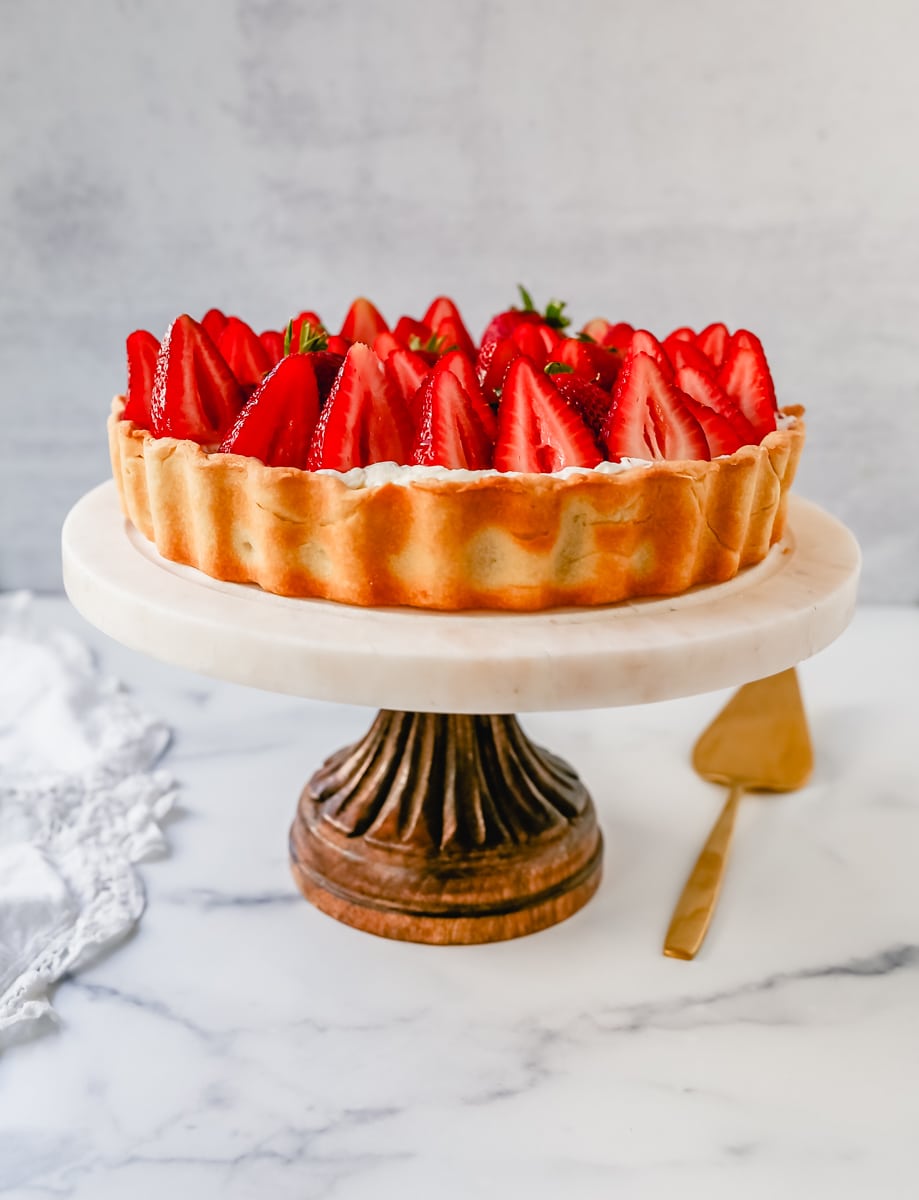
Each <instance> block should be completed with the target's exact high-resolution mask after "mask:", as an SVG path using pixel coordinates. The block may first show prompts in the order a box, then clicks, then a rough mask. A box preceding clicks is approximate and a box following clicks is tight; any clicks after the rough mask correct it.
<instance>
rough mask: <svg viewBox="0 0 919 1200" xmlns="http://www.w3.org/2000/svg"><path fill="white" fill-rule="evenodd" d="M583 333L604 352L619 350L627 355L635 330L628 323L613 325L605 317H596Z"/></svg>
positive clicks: (585, 327) (622, 322)
mask: <svg viewBox="0 0 919 1200" xmlns="http://www.w3.org/2000/svg"><path fill="white" fill-rule="evenodd" d="M581 332H582V333H583V334H584V335H585V336H586V337H589V338H590V340H591V341H593V342H596V343H597V345H598V346H602V347H603V348H604V350H619V351H620V352H621V353H623V354H625V353H626V352H627V351H628V348H629V343H630V342H631V340H632V334H633V333H634V332H635V330H634V329H633V328H632V326H631V325H630V324H629V323H628V322H627V321H617V322H616V324H615V325H613V324H611V323H610V322H609V321H607V320H605V319H604V318H603V317H594V319H593V320H592V321H588V322H587V324H586V325H585V326H584V328H583V330H582V331H581Z"/></svg>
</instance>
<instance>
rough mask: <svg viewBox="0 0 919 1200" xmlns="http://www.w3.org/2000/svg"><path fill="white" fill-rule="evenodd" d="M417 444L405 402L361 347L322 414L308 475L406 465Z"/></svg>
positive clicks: (376, 361) (359, 344)
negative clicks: (381, 464)
mask: <svg viewBox="0 0 919 1200" xmlns="http://www.w3.org/2000/svg"><path fill="white" fill-rule="evenodd" d="M412 441H413V437H412V419H411V417H410V416H409V412H408V408H407V406H406V404H405V401H404V400H403V399H402V397H401V396H400V395H399V392H398V390H397V389H396V388H395V387H394V386H393V384H392V383H390V381H389V379H388V377H387V375H386V370H385V368H384V366H383V364H382V363H381V362H380V360H379V359H378V358H377V356H376V355H375V354H374V352H373V351H372V350H371V349H370V347H369V346H367V345H364V344H363V343H362V342H356V343H355V344H354V345H353V346H352V347H351V349H350V350H349V351H348V353H347V356H346V357H345V361H344V363H343V365H342V368H341V371H340V372H339V373H338V378H337V379H336V380H335V383H334V385H333V387H332V393H331V395H330V396H329V399H328V401H327V402H326V404H325V407H324V408H323V410H322V412H321V413H320V416H319V421H318V422H317V425H316V429H315V431H314V433H313V440H312V443H311V445H310V452H309V456H308V458H307V467H308V469H309V470H310V471H319V470H322V469H325V468H330V469H333V470H336V471H350V470H351V468H352V467H366V466H369V465H370V463H375V462H396V463H407V462H408V461H409V457H410V455H411V452H412Z"/></svg>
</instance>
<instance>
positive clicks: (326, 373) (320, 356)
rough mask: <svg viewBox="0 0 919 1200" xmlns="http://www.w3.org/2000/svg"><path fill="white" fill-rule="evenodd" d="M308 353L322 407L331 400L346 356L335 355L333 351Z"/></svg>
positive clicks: (311, 351)
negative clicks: (330, 396)
mask: <svg viewBox="0 0 919 1200" xmlns="http://www.w3.org/2000/svg"><path fill="white" fill-rule="evenodd" d="M307 353H308V357H309V360H310V363H311V364H312V367H313V371H314V372H315V375H316V387H317V388H318V390H319V404H320V407H321V406H322V405H323V404H325V402H326V400H328V398H329V394H330V393H331V391H332V385H333V384H334V383H335V380H336V379H337V378H338V372H339V371H340V370H341V364H342V363H343V362H344V361H345V356H344V355H343V354H335V353H334V352H333V351H332V350H310V351H308V352H307Z"/></svg>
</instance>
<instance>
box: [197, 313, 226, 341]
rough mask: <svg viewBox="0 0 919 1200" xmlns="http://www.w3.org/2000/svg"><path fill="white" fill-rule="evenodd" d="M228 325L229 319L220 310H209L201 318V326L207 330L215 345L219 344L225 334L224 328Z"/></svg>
mask: <svg viewBox="0 0 919 1200" xmlns="http://www.w3.org/2000/svg"><path fill="white" fill-rule="evenodd" d="M226 323H227V318H226V316H225V315H224V314H223V313H222V312H221V311H220V309H219V308H209V309H208V310H207V312H206V313H205V314H204V316H203V317H202V318H201V324H202V325H203V326H204V328H205V329H206V330H207V333H208V336H209V337H210V338H211V340H212V341H213V343H214V345H216V344H217V339H218V338H219V337H220V335H221V333H222V332H223V328H224V326H225V325H226Z"/></svg>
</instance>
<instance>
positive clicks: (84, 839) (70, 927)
mask: <svg viewBox="0 0 919 1200" xmlns="http://www.w3.org/2000/svg"><path fill="white" fill-rule="evenodd" d="M168 742H169V730H168V729H167V728H166V726H165V725H163V724H162V723H161V722H159V721H156V720H155V719H154V718H152V717H150V716H148V715H147V714H146V713H144V712H143V711H142V710H141V709H140V708H139V707H138V705H137V704H135V702H134V701H133V700H132V699H131V698H130V697H129V696H127V695H126V694H125V693H124V692H123V691H122V690H121V689H120V687H119V685H118V683H117V682H116V681H115V680H112V679H107V678H106V677H105V676H103V675H101V674H100V673H99V671H98V670H97V669H96V667H95V665H94V663H93V660H92V656H91V654H90V652H89V650H88V649H87V647H86V646H84V645H83V644H82V642H80V641H79V640H78V639H77V638H76V637H73V636H72V635H71V634H68V633H65V632H63V631H60V630H54V631H50V632H49V631H43V630H41V629H40V628H39V627H38V625H37V623H36V621H35V618H34V614H33V609H32V604H31V602H30V599H29V597H28V595H26V594H24V593H16V594H12V595H6V596H0V1047H2V1046H4V1045H6V1044H9V1043H10V1042H12V1041H15V1040H18V1039H19V1038H21V1037H23V1036H27V1035H28V1034H29V1033H31V1032H35V1031H37V1030H38V1029H39V1028H40V1027H41V1024H42V1023H43V1021H44V1022H45V1023H46V1022H47V1019H48V1018H49V1017H53V1011H52V1009H51V1004H50V1001H49V999H48V989H49V987H50V986H51V985H52V984H53V983H54V981H55V980H56V979H59V978H60V977H61V975H63V974H64V973H65V972H66V971H73V970H74V969H75V968H77V967H79V966H81V965H83V964H85V963H87V962H89V961H90V960H91V959H92V958H93V957H94V956H96V955H98V954H99V953H100V952H101V951H102V950H104V949H105V948H106V947H108V946H110V945H111V944H112V943H113V942H114V941H116V940H117V939H119V938H121V937H123V936H124V935H125V933H126V932H127V931H128V930H129V929H131V928H132V926H133V925H134V924H135V922H136V921H137V919H138V917H139V916H140V914H141V913H142V912H143V908H144V892H143V886H142V884H141V882H140V880H139V879H138V877H137V874H136V872H135V871H134V869H133V867H132V865H131V864H132V863H136V862H140V861H141V860H143V859H147V858H151V857H153V856H155V855H157V854H159V853H162V852H163V851H164V850H165V848H166V843H165V839H164V837H163V834H162V832H161V830H160V828H159V825H158V824H157V822H158V821H159V820H160V819H161V818H162V817H163V816H164V815H165V814H166V813H167V812H168V811H169V808H170V807H171V805H172V801H173V797H174V784H173V781H172V780H171V779H170V777H169V776H168V775H167V774H166V773H165V772H163V771H151V767H152V766H153V764H154V763H155V762H156V760H157V759H158V758H159V756H160V755H161V754H162V752H163V750H164V749H165V748H166V745H167V744H168Z"/></svg>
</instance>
